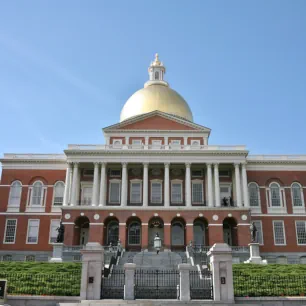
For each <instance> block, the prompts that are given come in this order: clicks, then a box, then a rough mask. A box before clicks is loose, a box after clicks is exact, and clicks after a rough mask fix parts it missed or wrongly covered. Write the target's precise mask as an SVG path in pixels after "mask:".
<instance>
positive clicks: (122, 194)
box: [121, 163, 127, 206]
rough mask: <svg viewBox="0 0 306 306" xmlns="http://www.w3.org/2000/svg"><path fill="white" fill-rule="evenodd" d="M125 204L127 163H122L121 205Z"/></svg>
mask: <svg viewBox="0 0 306 306" xmlns="http://www.w3.org/2000/svg"><path fill="white" fill-rule="evenodd" d="M126 205H127V163H122V182H121V206H126Z"/></svg>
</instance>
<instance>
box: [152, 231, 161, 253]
mask: <svg viewBox="0 0 306 306" xmlns="http://www.w3.org/2000/svg"><path fill="white" fill-rule="evenodd" d="M154 248H155V249H156V254H157V255H158V253H159V251H160V248H161V239H160V237H159V235H158V233H156V235H155V237H154Z"/></svg>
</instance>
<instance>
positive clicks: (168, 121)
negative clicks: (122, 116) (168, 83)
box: [103, 111, 210, 133]
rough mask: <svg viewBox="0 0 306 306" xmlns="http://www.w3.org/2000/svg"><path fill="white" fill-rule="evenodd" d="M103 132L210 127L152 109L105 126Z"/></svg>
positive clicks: (201, 129) (196, 129) (185, 129)
mask: <svg viewBox="0 0 306 306" xmlns="http://www.w3.org/2000/svg"><path fill="white" fill-rule="evenodd" d="M103 130H104V132H110V131H115V130H121V131H127V130H133V131H149V130H152V131H202V132H208V133H209V132H210V129H209V128H207V127H204V126H201V125H198V124H195V123H193V122H191V121H189V120H186V119H184V118H181V117H178V116H175V115H171V114H167V113H163V112H160V111H154V112H150V113H147V114H142V115H139V116H135V117H133V118H130V119H127V120H125V121H123V122H120V123H117V124H115V125H112V126H109V127H106V128H104V129H103Z"/></svg>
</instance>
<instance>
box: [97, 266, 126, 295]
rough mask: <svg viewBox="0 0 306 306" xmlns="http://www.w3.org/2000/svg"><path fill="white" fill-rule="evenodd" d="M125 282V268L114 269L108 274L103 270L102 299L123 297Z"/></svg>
mask: <svg viewBox="0 0 306 306" xmlns="http://www.w3.org/2000/svg"><path fill="white" fill-rule="evenodd" d="M124 282H125V273H124V270H113V271H112V272H111V273H110V274H107V276H106V275H104V271H102V280H101V299H123V298H124Z"/></svg>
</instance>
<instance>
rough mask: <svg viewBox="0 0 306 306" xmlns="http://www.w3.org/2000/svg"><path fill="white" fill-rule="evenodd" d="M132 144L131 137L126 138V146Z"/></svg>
mask: <svg viewBox="0 0 306 306" xmlns="http://www.w3.org/2000/svg"><path fill="white" fill-rule="evenodd" d="M129 142H130V137H129V136H125V145H126V146H128V145H129Z"/></svg>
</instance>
